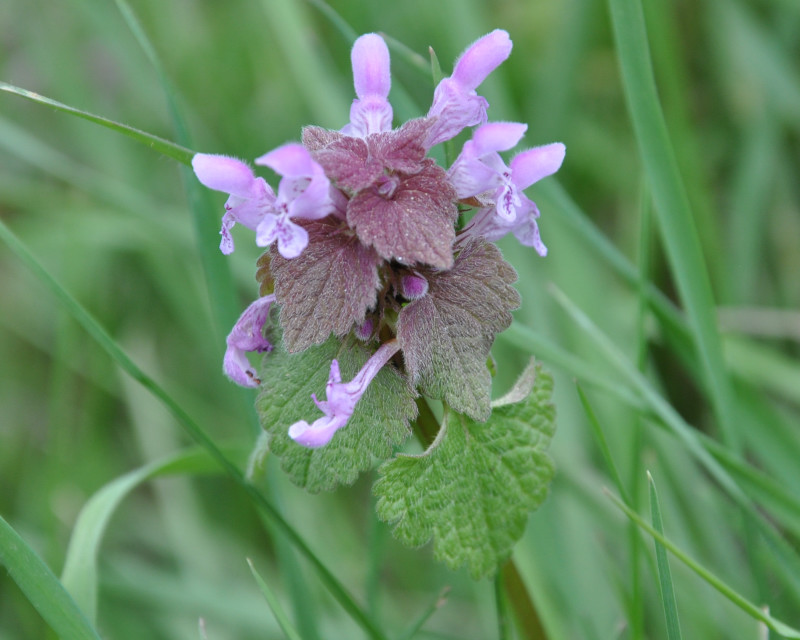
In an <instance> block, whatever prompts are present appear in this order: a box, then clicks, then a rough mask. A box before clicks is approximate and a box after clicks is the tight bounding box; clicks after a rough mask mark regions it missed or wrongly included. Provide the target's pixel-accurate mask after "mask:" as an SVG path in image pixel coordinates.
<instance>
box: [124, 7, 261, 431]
mask: <svg viewBox="0 0 800 640" xmlns="http://www.w3.org/2000/svg"><path fill="white" fill-rule="evenodd" d="M114 2H115V3H116V5H117V8H118V9H119V11H120V13H121V14H122V17H123V19H124V20H125V23H126V24H127V25H128V28H129V29H130V30H131V33H133V36H134V37H135V38H136V41H137V42H138V43H139V46H140V47H141V48H142V51H144V54H145V56H146V57H147V59H148V60H149V61H150V64H151V65H152V66H153V68H154V69H155V71H156V74H157V75H158V79H159V82H160V83H161V87H162V90H163V91H164V95H165V97H166V100H167V107H168V109H169V114H170V118H171V119H172V126H173V128H174V130H175V135H176V136H177V138H178V140H179V141H180V143H181V144H183V145H185V146H187V147H191V146H193V144H192V141H191V137H190V135H189V129H188V127H187V126H186V122H185V120H184V118H183V115H182V114H181V110H180V108H179V107H178V100H177V98H176V91H175V89H174V87H173V86H172V83H171V82H170V80H169V78H168V76H167V73H166V71H165V70H164V65H162V64H161V60H160V59H159V57H158V54H157V53H156V50H155V47H153V45H152V44H151V42H150V40H149V39H148V37H147V34H146V33H145V32H144V29H142V27H141V25H140V24H139V21H138V20H137V19H136V16H135V14H134V13H133V10H132V9H131V7H130V5H129V4H128V3H127V2H126V0H114ZM181 178H182V180H183V185H184V189H185V190H186V193H187V194H188V196H189V205H190V209H191V211H192V218H193V221H194V231H195V244H196V246H197V250H198V253H199V255H200V262H201V263H202V265H203V272H204V274H205V277H206V285H207V287H208V293H209V297H210V299H211V312H212V314H213V315H214V324H215V329H216V333H217V342H218V344H220V345H222V344H223V340H224V338H225V335H226V334H227V333H228V330H229V328H230V327H231V326H232V325H233V324H234V322H236V318H237V317H238V315H239V311H240V309H239V300H238V298H237V296H236V287H235V286H234V284H233V277H232V276H231V270H230V267H229V264H228V262H227V260H226V258H225V256H224V255H223V254H222V253H221V252H220V251H219V248H218V246H217V236H218V235H219V224H220V222H219V221H220V214H219V212H215V210H214V207H213V205H212V202H213V200H212V198H211V195H210V193H209V191H208V190H207V189H206V188H205V187H203V186H201V185H200V183H199V181H198V180H197V179H196V178H195V175H194V173H193V172H192V171H191V169H189V167H182V171H181ZM254 428H256V429H257V425H255V424H254Z"/></svg>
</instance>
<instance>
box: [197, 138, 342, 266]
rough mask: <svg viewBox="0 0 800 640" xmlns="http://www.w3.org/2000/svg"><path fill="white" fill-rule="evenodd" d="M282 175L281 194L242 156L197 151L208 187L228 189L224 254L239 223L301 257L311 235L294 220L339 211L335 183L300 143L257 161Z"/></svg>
mask: <svg viewBox="0 0 800 640" xmlns="http://www.w3.org/2000/svg"><path fill="white" fill-rule="evenodd" d="M256 164H261V165H265V166H268V167H270V168H271V169H273V170H275V171H276V172H277V173H279V174H280V175H282V176H283V178H282V179H281V182H280V185H279V186H278V195H277V196H276V195H275V192H274V191H273V190H272V189H271V188H270V186H269V185H268V184H267V183H266V181H265V180H264V179H263V178H257V177H256V176H255V175H254V174H253V171H252V169H250V167H249V166H247V164H245V163H244V162H242V161H241V160H236V159H235V158H229V157H227V156H219V155H210V154H205V153H198V154H196V155H195V156H194V158H192V167H193V168H194V172H195V174H196V175H197V178H198V179H199V180H200V182H202V183H203V184H204V185H205V186H207V187H209V188H211V189H214V190H215V191H222V192H225V193H229V194H230V197H229V198H228V201H227V202H226V203H225V215H224V216H223V217H222V230H221V231H220V234H221V235H222V242H221V243H220V250H221V251H222V253H224V254H226V255H227V254H229V253H231V252H232V251H233V249H234V246H233V238H232V237H231V234H230V230H231V229H232V228H233V226H234V225H235V224H236V223H237V222H239V223H241V224H243V225H244V226H246V227H247V228H249V229H252V230H253V231H255V232H256V244H257V245H258V246H260V247H266V246H269V245H270V244H272V243H273V242H274V241H275V240H277V241H278V250H279V251H280V253H281V255H282V256H283V257H285V258H296V257H297V256H299V255H300V253H301V252H302V251H303V249H305V248H306V245H307V244H308V235H307V234H306V232H305V231H304V230H303V229H302V227H300V226H298V225H297V224H296V223H295V222H294V221H292V218H306V219H310V220H315V219H318V218H324V217H325V216H327V215H328V214H330V213H333V211H334V204H333V201H332V199H331V196H330V194H329V190H330V181H329V180H328V178H327V177H326V176H325V173H324V172H323V171H322V167H320V166H319V165H318V164H317V163H316V162H314V160H313V159H312V158H311V155H310V154H309V153H308V151H307V150H306V149H305V147H303V146H302V145H300V144H296V143H292V144H287V145H284V146H283V147H279V148H278V149H275V150H274V151H271V152H270V153H267V154H266V155H263V156H261V157H260V158H258V159H257V160H256Z"/></svg>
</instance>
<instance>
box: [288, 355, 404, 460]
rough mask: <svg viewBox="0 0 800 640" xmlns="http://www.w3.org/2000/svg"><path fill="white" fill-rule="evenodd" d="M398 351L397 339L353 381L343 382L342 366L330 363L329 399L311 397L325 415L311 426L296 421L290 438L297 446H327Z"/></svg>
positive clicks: (374, 357)
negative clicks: (340, 367) (379, 372)
mask: <svg viewBox="0 0 800 640" xmlns="http://www.w3.org/2000/svg"><path fill="white" fill-rule="evenodd" d="M399 350H400V345H399V344H398V342H397V340H391V341H389V342H387V343H385V344H383V345H381V347H380V348H379V349H378V350H377V351H376V352H375V353H374V354H373V355H372V357H371V358H370V359H369V360H367V362H366V364H365V365H364V366H363V367H362V368H361V371H359V372H358V373H357V374H356V376H355V378H353V379H352V380H351V381H350V382H342V376H341V373H340V372H339V363H338V362H337V361H336V360H334V361H333V362H331V372H330V375H329V376H328V384H327V385H326V386H325V397H326V399H325V400H321V401H320V400H317V397H316V396H315V395H312V396H311V397H312V398H313V400H314V402H315V403H316V405H317V406H318V407H319V409H320V410H321V411H322V413H323V414H324V415H322V416H321V417H319V418H317V419H316V420H315V421H314V422H313V423H312V424H308V422H306V421H305V420H300V421H299V422H295V423H294V424H293V425H292V426H291V427H289V437H290V438H292V439H293V440H294V441H295V442H297V443H298V444H301V445H303V446H304V447H309V448H312V449H315V448H317V447H322V446H324V445H326V444H328V443H329V442H330V441H331V438H333V435H334V434H335V433H336V432H337V431H338V430H339V429H341V428H342V427H344V426H345V425H346V424H347V421H348V420H350V417H351V416H352V415H353V411H355V408H356V404H358V401H359V400H360V399H361V396H363V395H364V392H365V391H366V390H367V387H368V386H369V384H370V382H372V380H373V378H374V377H375V376H376V375H377V374H378V371H380V369H381V368H382V367H383V365H385V364H386V363H387V362H389V360H390V359H391V358H392V356H393V355H394V354H395V353H397V352H398V351H399Z"/></svg>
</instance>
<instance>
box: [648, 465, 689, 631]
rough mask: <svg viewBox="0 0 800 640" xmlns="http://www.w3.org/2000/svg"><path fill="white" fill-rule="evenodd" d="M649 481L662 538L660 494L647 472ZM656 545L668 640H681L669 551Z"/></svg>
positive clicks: (653, 517) (656, 525)
mask: <svg viewBox="0 0 800 640" xmlns="http://www.w3.org/2000/svg"><path fill="white" fill-rule="evenodd" d="M647 480H648V482H649V483H650V518H651V520H652V521H653V528H654V529H655V530H656V531H658V532H659V533H660V534H661V535H662V536H663V535H664V525H663V524H662V522H661V506H660V505H659V503H658V492H657V491H656V483H655V482H654V481H653V476H651V475H650V472H649V471H648V472H647ZM655 545H656V566H657V567H658V582H659V585H660V587H661V603H662V605H663V607H664V617H665V618H666V621H667V638H669V640H681V638H682V636H681V625H680V622H679V621H678V605H677V603H676V602H675V587H673V585H672V572H671V571H670V568H669V558H667V550H666V549H665V548H664V545H663V544H661V543H660V542H659V541H658V540H656V541H655Z"/></svg>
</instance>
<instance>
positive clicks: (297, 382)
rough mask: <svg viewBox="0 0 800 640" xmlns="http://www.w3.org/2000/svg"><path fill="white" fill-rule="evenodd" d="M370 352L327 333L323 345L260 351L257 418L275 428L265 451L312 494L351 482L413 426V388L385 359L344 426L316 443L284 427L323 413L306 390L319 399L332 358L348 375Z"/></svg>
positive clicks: (346, 376) (267, 427)
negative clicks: (302, 439)
mask: <svg viewBox="0 0 800 640" xmlns="http://www.w3.org/2000/svg"><path fill="white" fill-rule="evenodd" d="M370 355H372V353H371V351H370V350H369V349H367V348H366V347H365V346H363V345H362V344H360V343H358V342H356V341H355V340H352V339H348V340H345V341H343V342H342V341H340V340H338V339H336V338H330V339H329V340H328V341H327V342H325V343H324V344H322V345H319V346H314V347H310V348H308V349H306V350H305V351H303V352H301V353H296V354H289V353H287V352H286V350H285V349H284V347H283V345H282V344H280V345H279V346H277V347H276V348H275V349H274V350H273V351H272V352H270V353H268V354H267V355H266V356H264V360H263V365H262V368H261V379H262V380H263V385H262V391H261V393H260V394H259V396H258V398H257V400H256V409H257V410H258V414H259V417H260V419H261V425H262V426H263V427H264V429H265V430H266V431H268V432H269V433H270V434H271V435H272V439H271V441H270V450H271V451H272V453H274V454H275V455H277V456H279V457H280V458H281V465H282V467H283V469H284V470H285V471H286V473H288V474H289V477H290V478H291V480H292V482H294V483H295V484H297V485H299V486H301V487H304V488H305V489H307V490H308V491H311V492H312V493H316V492H318V491H329V490H331V489H334V488H335V487H336V486H337V485H339V484H352V483H353V482H354V481H355V480H356V478H357V477H358V474H359V473H360V472H362V471H365V470H367V469H369V468H371V467H372V464H373V460H374V459H375V458H378V459H380V460H385V459H386V458H388V457H389V456H390V455H391V453H392V449H393V448H394V447H396V446H398V445H399V444H401V443H402V442H403V441H404V440H405V439H406V438H407V437H408V435H409V434H410V433H411V429H410V426H409V421H411V420H413V419H414V418H415V417H416V415H417V407H416V404H415V403H414V392H413V391H412V390H411V388H410V387H409V386H408V384H407V383H406V381H405V380H404V379H403V377H402V376H401V375H400V374H399V373H398V372H397V370H396V369H394V368H393V367H392V366H391V365H386V366H385V367H383V369H381V370H380V371H379V372H378V375H377V376H376V377H375V379H374V380H373V381H372V383H371V384H370V385H369V387H368V388H367V391H366V392H365V393H364V396H363V397H362V398H361V400H360V401H359V403H358V404H357V405H356V409H355V412H354V413H353V416H352V417H351V418H350V420H349V422H348V423H347V426H346V427H345V428H343V429H341V430H340V431H338V432H337V433H336V434H335V435H334V436H333V440H331V442H330V443H329V444H327V445H326V446H324V447H320V448H319V449H308V448H306V447H303V446H301V445H299V444H297V443H296V442H295V441H294V440H292V439H291V438H290V437H289V436H288V434H287V431H288V429H289V427H290V426H291V425H292V424H294V423H295V422H297V421H298V420H306V421H308V422H311V421H313V420H315V419H316V418H317V417H318V416H319V415H321V414H320V412H319V409H318V408H317V407H316V405H315V404H314V401H313V400H312V399H311V394H312V393H314V394H316V396H317V398H320V399H323V398H324V397H325V396H324V391H325V384H326V382H327V381H328V374H329V373H330V367H331V361H332V360H333V359H334V358H336V359H337V360H338V361H339V367H340V369H341V372H342V379H343V380H351V379H352V378H353V377H354V376H355V375H356V373H358V371H359V369H361V367H362V366H364V363H365V362H366V361H367V359H368V358H369V357H370Z"/></svg>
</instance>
